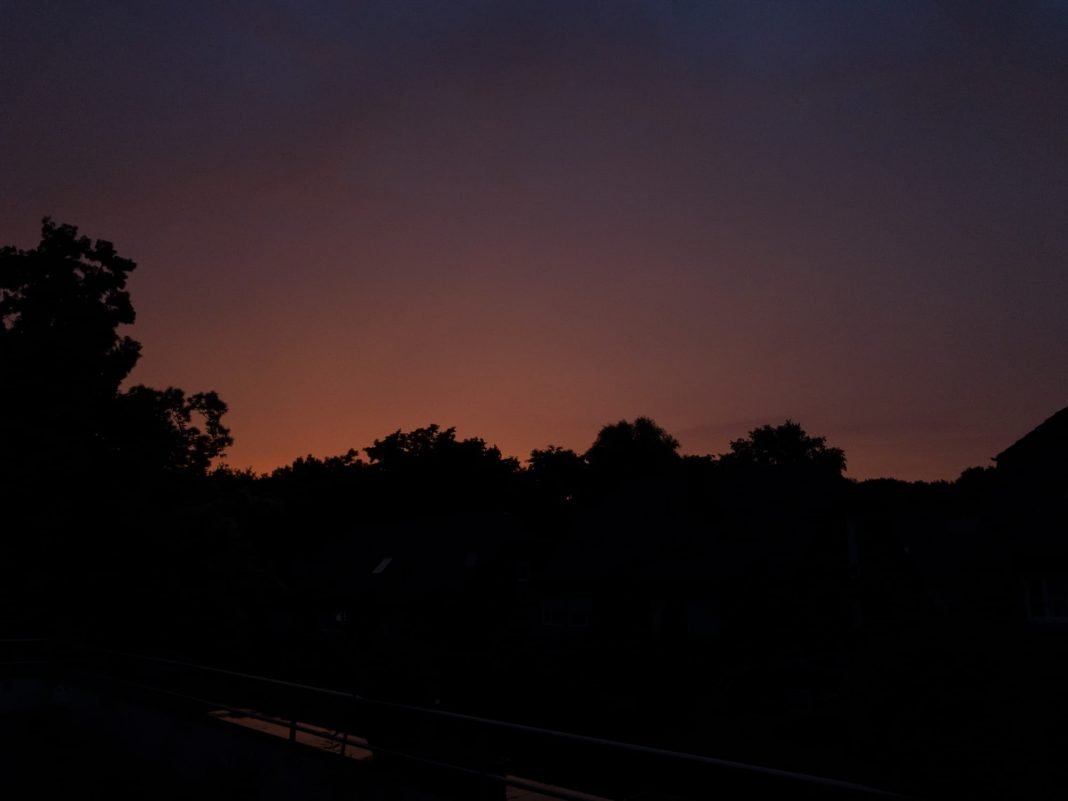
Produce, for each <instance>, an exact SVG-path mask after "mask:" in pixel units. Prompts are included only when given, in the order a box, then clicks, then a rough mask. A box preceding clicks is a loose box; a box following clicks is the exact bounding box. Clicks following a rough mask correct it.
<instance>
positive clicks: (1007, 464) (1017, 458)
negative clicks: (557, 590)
mask: <svg viewBox="0 0 1068 801" xmlns="http://www.w3.org/2000/svg"><path fill="white" fill-rule="evenodd" d="M1066 456H1068V406H1066V407H1065V408H1063V409H1061V410H1060V411H1059V412H1057V413H1056V414H1054V415H1053V416H1052V417H1050V418H1049V419H1048V420H1046V421H1045V422H1043V423H1042V424H1041V425H1039V426H1038V427H1036V428H1034V429H1033V430H1032V431H1030V432H1028V433H1027V434H1025V435H1024V436H1023V437H1021V438H1020V439H1018V440H1017V441H1016V442H1014V443H1013V444H1012V445H1010V446H1009V447H1008V448H1006V449H1005V450H1003V451H1002V452H1001V453H999V454H998V455H997V456H995V457H994V461H996V462H997V465H998V470H999V471H1008V472H1012V473H1046V474H1047V475H1050V476H1052V475H1055V474H1057V473H1062V472H1068V458H1066Z"/></svg>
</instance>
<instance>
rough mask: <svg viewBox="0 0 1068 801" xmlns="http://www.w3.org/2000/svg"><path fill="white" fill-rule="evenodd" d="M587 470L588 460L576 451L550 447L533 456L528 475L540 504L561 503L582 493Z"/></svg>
mask: <svg viewBox="0 0 1068 801" xmlns="http://www.w3.org/2000/svg"><path fill="white" fill-rule="evenodd" d="M587 470H588V466H587V464H586V460H585V459H583V458H582V457H581V456H579V455H578V454H577V453H575V452H574V451H573V450H571V449H570V448H560V447H557V446H556V445H550V446H549V447H547V448H546V449H545V450H538V449H534V450H532V451H531V452H530V459H529V460H528V461H527V470H526V475H527V477H528V478H529V479H530V481H531V483H532V485H533V487H534V489H535V491H536V492H537V493H538V496H539V500H540V501H541V502H543V503H559V502H561V501H570V500H572V499H574V498H575V496H576V495H577V494H579V493H580V492H581V490H582V488H583V485H584V483H585V480H586V473H587Z"/></svg>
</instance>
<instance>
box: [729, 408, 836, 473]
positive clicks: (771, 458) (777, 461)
mask: <svg viewBox="0 0 1068 801" xmlns="http://www.w3.org/2000/svg"><path fill="white" fill-rule="evenodd" d="M730 448H731V450H730V453H728V454H724V455H723V456H722V457H721V459H720V461H721V463H722V464H724V465H728V466H738V465H742V466H744V465H749V466H762V467H779V468H792V469H795V470H796V469H808V470H811V471H812V472H815V473H821V474H826V475H835V476H840V475H841V474H842V473H843V472H844V471H845V469H846V459H845V452H844V451H842V449H841V448H830V447H828V446H827V440H826V438H825V437H810V436H809V435H808V434H806V433H805V430H804V429H803V428H802V427H801V425H800V424H798V423H795V422H794V421H792V420H787V421H786V422H785V423H783V424H782V425H778V426H771V425H764V426H761V427H759V428H754V429H753V430H752V431H750V432H749V436H748V437H745V438H742V439H736V440H734V441H733V442H731V445H730Z"/></svg>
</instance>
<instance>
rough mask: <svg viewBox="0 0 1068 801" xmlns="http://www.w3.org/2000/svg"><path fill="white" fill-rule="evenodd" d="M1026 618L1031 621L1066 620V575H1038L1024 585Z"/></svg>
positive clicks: (1067, 585)
mask: <svg viewBox="0 0 1068 801" xmlns="http://www.w3.org/2000/svg"><path fill="white" fill-rule="evenodd" d="M1025 599H1026V603H1027V616H1028V618H1030V619H1031V620H1059V619H1063V620H1068V575H1065V574H1048V573H1040V574H1037V575H1033V576H1028V577H1027V580H1026V584H1025Z"/></svg>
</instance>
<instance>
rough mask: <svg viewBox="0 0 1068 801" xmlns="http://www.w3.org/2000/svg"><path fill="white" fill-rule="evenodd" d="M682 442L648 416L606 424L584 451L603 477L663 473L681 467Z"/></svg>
mask: <svg viewBox="0 0 1068 801" xmlns="http://www.w3.org/2000/svg"><path fill="white" fill-rule="evenodd" d="M678 450H679V441H678V440H677V439H675V438H674V437H673V436H671V435H670V434H668V433H667V431H665V430H664V429H663V428H661V427H660V426H658V425H657V424H656V422H655V421H654V420H652V419H651V418H649V417H638V418H636V419H635V420H634V422H633V423H631V422H628V421H626V420H620V421H619V422H618V423H613V424H611V425H606V426H604V427H603V428H602V429H601V430H600V432H598V434H597V439H596V440H595V441H594V443H593V445H591V446H590V448H589V450H588V451H586V453H585V459H586V461H587V462H588V463H589V465H590V469H591V470H592V471H594V473H596V474H599V475H600V476H602V477H615V478H638V477H646V476H651V475H657V474H663V473H664V472H666V471H668V470H670V469H672V468H674V467H676V466H678V464H679V463H680V458H681V457H680V456H679V453H678Z"/></svg>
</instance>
